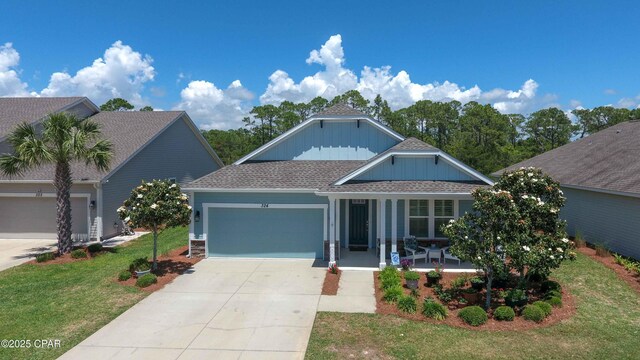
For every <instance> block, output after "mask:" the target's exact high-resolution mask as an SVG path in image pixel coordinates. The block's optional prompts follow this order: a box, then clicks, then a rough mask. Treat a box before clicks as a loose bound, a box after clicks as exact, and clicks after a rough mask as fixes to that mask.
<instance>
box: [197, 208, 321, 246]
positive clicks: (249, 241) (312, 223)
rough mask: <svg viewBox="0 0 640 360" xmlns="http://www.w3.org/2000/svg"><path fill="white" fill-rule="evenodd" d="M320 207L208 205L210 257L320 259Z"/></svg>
mask: <svg viewBox="0 0 640 360" xmlns="http://www.w3.org/2000/svg"><path fill="white" fill-rule="evenodd" d="M323 216H324V212H323V210H322V209H282V208H278V209H274V208H267V209H264V208H255V209H254V208H249V209H247V208H211V209H209V219H208V227H209V231H208V236H209V255H210V256H236V257H271V258H321V257H322V245H323V234H324V232H323V226H324V222H323Z"/></svg>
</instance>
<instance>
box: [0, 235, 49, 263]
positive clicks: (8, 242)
mask: <svg viewBox="0 0 640 360" xmlns="http://www.w3.org/2000/svg"><path fill="white" fill-rule="evenodd" d="M56 245H57V242H56V240H42V239H0V271H2V270H5V269H8V268H10V267H13V266H16V265H20V264H22V263H23V262H27V261H29V260H31V259H33V258H34V257H35V256H36V255H37V254H39V253H41V252H45V251H49V250H51V249H54V248H55V247H56Z"/></svg>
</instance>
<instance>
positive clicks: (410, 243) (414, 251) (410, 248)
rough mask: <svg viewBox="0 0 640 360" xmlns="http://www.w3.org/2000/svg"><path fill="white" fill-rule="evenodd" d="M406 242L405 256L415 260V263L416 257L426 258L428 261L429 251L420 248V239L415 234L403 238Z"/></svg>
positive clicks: (414, 263) (414, 261) (425, 260)
mask: <svg viewBox="0 0 640 360" xmlns="http://www.w3.org/2000/svg"><path fill="white" fill-rule="evenodd" d="M402 241H403V242H404V255H405V256H404V258H405V259H411V260H413V265H414V266H415V265H416V259H424V262H425V264H426V263H427V252H426V251H423V250H420V249H418V240H416V238H415V236H410V237H405V238H402Z"/></svg>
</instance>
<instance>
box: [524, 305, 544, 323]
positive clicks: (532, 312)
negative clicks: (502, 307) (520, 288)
mask: <svg viewBox="0 0 640 360" xmlns="http://www.w3.org/2000/svg"><path fill="white" fill-rule="evenodd" d="M522 317H523V318H525V320H529V321H535V322H537V323H539V322H542V320H544V318H545V316H544V311H542V309H541V308H540V307H538V306H535V305H527V306H525V307H524V310H522Z"/></svg>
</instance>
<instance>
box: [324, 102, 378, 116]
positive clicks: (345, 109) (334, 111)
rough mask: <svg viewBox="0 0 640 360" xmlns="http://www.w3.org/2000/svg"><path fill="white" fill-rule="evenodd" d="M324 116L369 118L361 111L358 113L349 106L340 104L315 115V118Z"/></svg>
mask: <svg viewBox="0 0 640 360" xmlns="http://www.w3.org/2000/svg"><path fill="white" fill-rule="evenodd" d="M323 116H367V115H366V114H365V113H363V112H361V111H358V110H356V109H354V108H352V107H351V106H349V105H347V104H344V103H338V104H335V105H333V106H330V107H328V108H326V109H324V110H322V111H320V112H319V113H317V114H315V115H313V117H323Z"/></svg>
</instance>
